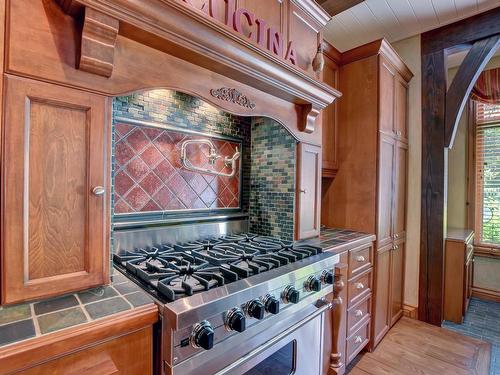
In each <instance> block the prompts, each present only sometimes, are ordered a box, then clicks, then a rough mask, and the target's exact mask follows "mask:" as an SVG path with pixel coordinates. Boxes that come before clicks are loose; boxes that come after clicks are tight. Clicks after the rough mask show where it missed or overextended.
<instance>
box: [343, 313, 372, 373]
mask: <svg viewBox="0 0 500 375" xmlns="http://www.w3.org/2000/svg"><path fill="white" fill-rule="evenodd" d="M368 341H370V319H367V318H365V323H364V324H363V325H362V326H361V327H359V328H358V330H357V331H356V332H354V333H353V334H352V335H351V336H349V338H348V339H347V345H346V346H347V349H346V353H347V355H346V356H347V364H349V363H350V362H351V361H352V360H353V359H354V357H356V355H357V354H358V353H359V352H360V351H361V350H362V349H363V348H364V347H365V346H366V344H368Z"/></svg>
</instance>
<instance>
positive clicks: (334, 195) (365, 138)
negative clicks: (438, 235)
mask: <svg viewBox="0 0 500 375" xmlns="http://www.w3.org/2000/svg"><path fill="white" fill-rule="evenodd" d="M412 77H413V74H412V73H411V71H410V70H409V69H408V68H407V66H406V65H405V64H404V62H403V61H402V60H401V58H400V57H399V56H398V54H397V53H396V52H395V51H394V49H393V48H392V47H391V45H390V44H389V43H388V42H387V41H386V40H378V41H376V42H373V43H370V44H367V45H364V46H361V47H358V48H356V49H353V50H350V51H348V52H345V53H344V54H342V66H341V67H340V72H339V90H340V91H341V92H342V93H343V96H342V98H340V99H339V101H338V110H339V118H338V124H337V126H338V129H337V131H338V146H337V147H338V150H337V152H338V154H337V157H338V172H337V175H336V177H335V180H334V181H333V182H332V183H331V184H329V185H327V186H326V191H323V198H325V196H327V197H328V207H324V206H323V210H327V213H326V214H325V213H323V222H322V224H325V225H327V226H329V227H340V228H349V229H355V230H359V231H364V232H368V233H376V235H377V242H376V245H377V248H376V251H375V257H374V270H375V272H374V280H373V286H374V287H373V290H374V295H373V312H372V314H373V315H372V335H371V336H372V337H371V346H372V348H373V347H375V346H376V345H377V344H378V343H379V342H380V340H381V339H382V338H383V336H384V335H385V333H386V332H387V331H388V330H389V328H390V327H391V326H392V325H393V324H394V323H396V322H397V320H398V319H399V318H400V317H401V316H402V313H403V293H404V287H403V286H404V257H405V244H406V221H405V217H406V181H407V179H406V174H407V163H408V160H407V159H408V130H407V105H408V103H407V101H408V82H409V81H410V79H411V78H412ZM323 201H325V199H323Z"/></svg>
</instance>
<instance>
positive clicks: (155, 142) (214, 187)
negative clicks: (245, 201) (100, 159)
mask: <svg viewBox="0 0 500 375" xmlns="http://www.w3.org/2000/svg"><path fill="white" fill-rule="evenodd" d="M114 132H115V140H116V143H115V160H116V165H115V171H116V173H115V178H114V186H115V205H114V209H115V213H117V214H120V213H129V212H151V211H170V210H185V209H203V208H228V207H238V206H239V195H240V194H239V190H240V174H239V171H238V172H237V173H236V175H235V176H234V177H233V178H228V177H221V176H219V177H217V176H215V175H212V174H208V173H202V172H196V171H190V170H187V169H185V168H183V167H182V162H181V159H180V154H181V151H180V150H181V145H182V142H183V141H185V140H188V139H200V138H199V136H191V135H186V134H184V133H182V132H176V131H172V130H163V129H157V128H149V127H144V126H134V125H128V124H115V127H114ZM212 142H213V143H214V145H215V147H216V149H217V153H218V154H219V155H222V158H220V159H217V160H216V161H215V163H214V164H211V163H210V161H209V158H208V154H209V147H208V146H206V145H203V144H200V145H197V144H191V145H190V146H189V148H188V152H187V156H188V158H189V160H190V161H191V163H192V164H193V165H195V166H200V167H203V168H208V169H212V170H214V171H218V172H221V171H222V172H224V173H229V172H230V171H231V169H230V167H227V166H226V165H225V163H224V157H226V156H227V157H232V156H233V154H234V152H235V151H236V147H237V146H238V144H237V143H236V142H230V141H225V140H219V139H212ZM237 168H239V165H238V166H237Z"/></svg>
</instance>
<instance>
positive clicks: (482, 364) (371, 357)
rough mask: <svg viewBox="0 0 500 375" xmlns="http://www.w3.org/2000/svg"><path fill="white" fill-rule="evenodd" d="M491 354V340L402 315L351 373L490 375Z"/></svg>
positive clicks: (370, 374) (363, 374)
mask: <svg viewBox="0 0 500 375" xmlns="http://www.w3.org/2000/svg"><path fill="white" fill-rule="evenodd" d="M490 355H491V345H490V344H489V343H486V342H484V341H481V340H478V339H474V338H471V337H467V336H463V335H460V334H458V333H455V332H451V331H449V330H447V329H443V328H439V327H436V326H432V325H430V324H427V323H423V322H419V321H416V320H413V319H408V318H402V319H401V320H400V321H399V322H398V323H397V324H396V325H395V326H394V327H393V328H392V329H391V330H390V331H389V333H388V334H387V335H386V337H385V338H384V339H383V340H382V342H381V343H380V344H379V345H378V347H377V348H376V349H375V350H374V351H373V352H372V353H364V354H363V355H362V357H361V358H360V359H359V360H358V362H357V363H356V365H355V366H354V368H353V369H352V370H351V371H350V372H349V374H362V375H366V374H369V375H389V374H390V375H399V374H401V375H403V374H404V375H406V374H412V375H419V374H420V375H469V374H477V375H487V374H488V372H489V366H490ZM355 371H357V372H355ZM359 371H363V372H361V373H360V372H359Z"/></svg>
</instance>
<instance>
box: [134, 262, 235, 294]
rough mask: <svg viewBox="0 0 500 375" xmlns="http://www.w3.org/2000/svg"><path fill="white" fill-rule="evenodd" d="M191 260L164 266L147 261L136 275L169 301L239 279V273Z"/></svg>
mask: <svg viewBox="0 0 500 375" xmlns="http://www.w3.org/2000/svg"><path fill="white" fill-rule="evenodd" d="M187 258H189V256H188V257H187ZM190 259H191V260H192V261H188V260H186V259H184V260H182V262H181V263H180V264H179V263H177V262H165V263H164V264H163V266H157V265H154V264H151V263H146V268H145V269H138V270H137V276H139V278H140V279H142V280H143V281H145V282H147V283H149V284H150V285H152V286H153V287H154V288H155V289H157V290H158V292H159V293H160V294H162V295H163V296H164V297H165V298H166V299H167V300H168V301H174V300H175V299H177V298H179V297H183V296H191V295H193V294H194V293H196V292H201V291H204V290H209V289H212V288H215V287H218V286H221V285H224V284H225V283H226V282H228V283H229V282H233V281H236V280H238V275H237V274H236V273H234V272H232V271H230V270H228V269H226V268H223V267H217V266H213V265H211V264H210V263H208V262H207V261H203V260H201V259H197V258H190Z"/></svg>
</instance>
